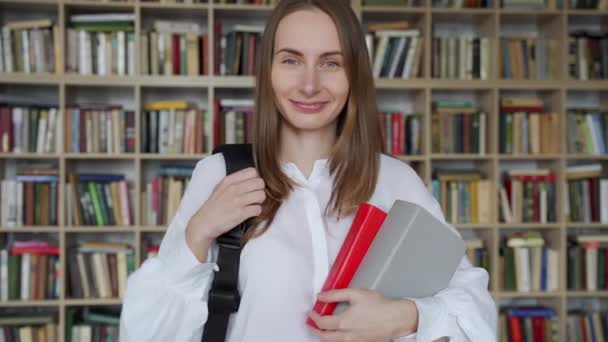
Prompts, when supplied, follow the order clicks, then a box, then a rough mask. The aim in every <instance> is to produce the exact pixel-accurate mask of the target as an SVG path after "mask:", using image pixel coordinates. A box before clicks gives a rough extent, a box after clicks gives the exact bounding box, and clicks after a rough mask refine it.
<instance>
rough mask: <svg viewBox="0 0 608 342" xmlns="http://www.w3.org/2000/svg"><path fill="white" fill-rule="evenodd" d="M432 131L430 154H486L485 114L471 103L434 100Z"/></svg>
mask: <svg viewBox="0 0 608 342" xmlns="http://www.w3.org/2000/svg"><path fill="white" fill-rule="evenodd" d="M431 131H432V135H431V137H432V138H431V149H432V151H433V153H445V154H452V153H467V154H485V153H486V140H487V115H486V113H484V112H483V111H480V110H478V109H476V108H475V106H474V105H473V103H472V102H470V101H434V102H433V112H432V114H431Z"/></svg>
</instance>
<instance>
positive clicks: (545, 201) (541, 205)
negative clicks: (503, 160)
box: [499, 169, 557, 223]
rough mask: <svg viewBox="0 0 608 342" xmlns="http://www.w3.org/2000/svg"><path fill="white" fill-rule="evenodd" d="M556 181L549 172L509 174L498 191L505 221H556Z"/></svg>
mask: <svg viewBox="0 0 608 342" xmlns="http://www.w3.org/2000/svg"><path fill="white" fill-rule="evenodd" d="M556 180H557V175H556V174H555V173H554V172H552V171H551V170H549V169H535V170H509V171H506V172H505V173H504V176H503V184H502V186H501V188H500V189H499V202H500V214H501V219H502V222H506V223H516V222H517V223H519V222H522V223H547V222H556V221H557V213H556V207H555V204H556V203H557V202H556V198H557V188H556V187H557V185H556Z"/></svg>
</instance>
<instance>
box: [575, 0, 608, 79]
mask: <svg viewBox="0 0 608 342" xmlns="http://www.w3.org/2000/svg"><path fill="white" fill-rule="evenodd" d="M602 1H604V2H606V0H602ZM567 44H568V74H569V76H570V77H571V78H572V79H577V80H584V81H586V80H605V79H608V32H604V33H598V32H594V33H592V32H586V31H576V32H571V33H570V34H569V36H568V41H567Z"/></svg>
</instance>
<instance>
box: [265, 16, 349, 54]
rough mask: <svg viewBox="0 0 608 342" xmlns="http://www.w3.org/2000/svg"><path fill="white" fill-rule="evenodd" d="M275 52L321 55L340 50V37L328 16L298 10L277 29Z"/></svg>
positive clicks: (283, 20) (282, 21) (287, 17)
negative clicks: (285, 50)
mask: <svg viewBox="0 0 608 342" xmlns="http://www.w3.org/2000/svg"><path fill="white" fill-rule="evenodd" d="M274 48H275V51H279V50H280V49H283V48H288V49H292V50H297V51H300V52H302V53H317V54H323V53H326V52H328V51H336V50H338V51H339V50H340V37H339V35H338V31H337V28H336V25H335V24H334V22H333V20H332V19H331V17H329V15H327V14H326V13H325V12H323V11H321V10H317V9H309V10H299V11H296V12H294V13H290V14H289V15H287V16H285V17H284V18H283V19H282V20H281V21H280V22H279V25H278V27H277V32H276V35H275V39H274Z"/></svg>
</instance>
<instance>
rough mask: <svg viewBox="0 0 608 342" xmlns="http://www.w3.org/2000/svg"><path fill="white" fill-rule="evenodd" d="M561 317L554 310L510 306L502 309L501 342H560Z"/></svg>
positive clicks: (500, 318) (500, 319)
mask: <svg viewBox="0 0 608 342" xmlns="http://www.w3.org/2000/svg"><path fill="white" fill-rule="evenodd" d="M558 322H559V316H558V315H557V313H556V312H555V310H554V309H553V308H549V307H542V306H535V307H534V306H508V307H503V308H501V309H500V314H499V322H498V323H499V326H500V329H499V330H500V332H501V334H500V341H501V342H524V341H551V342H557V341H559V324H558Z"/></svg>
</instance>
